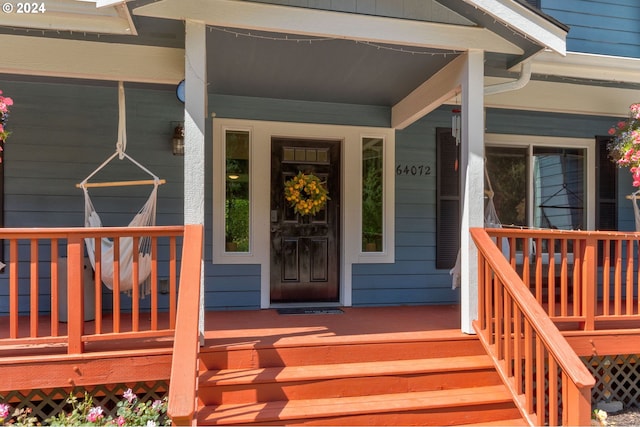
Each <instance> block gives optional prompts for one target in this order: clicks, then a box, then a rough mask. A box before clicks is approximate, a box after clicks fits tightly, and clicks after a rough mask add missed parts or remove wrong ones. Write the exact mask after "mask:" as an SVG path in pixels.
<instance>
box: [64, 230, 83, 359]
mask: <svg viewBox="0 0 640 427" xmlns="http://www.w3.org/2000/svg"><path fill="white" fill-rule="evenodd" d="M82 261H83V246H82V239H81V238H79V237H75V236H71V237H69V239H68V240H67V322H68V323H67V333H68V335H69V344H68V349H67V352H68V353H69V354H79V353H83V352H84V343H83V342H82V335H83V333H84V289H83V286H82Z"/></svg>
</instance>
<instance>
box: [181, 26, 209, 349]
mask: <svg viewBox="0 0 640 427" xmlns="http://www.w3.org/2000/svg"><path fill="white" fill-rule="evenodd" d="M206 39H207V27H206V25H205V24H204V23H203V22H196V21H186V22H185V41H184V45H185V59H184V74H185V104H184V223H185V224H203V225H204V200H205V197H204V183H205V180H204V174H205V167H204V165H205V162H204V159H205V157H204V155H205V150H204V147H205V139H204V137H205V123H206V120H205V119H206V115H207V46H206ZM203 334H204V262H203V263H202V265H201V267H200V336H201V340H202V338H203V337H204V335H203Z"/></svg>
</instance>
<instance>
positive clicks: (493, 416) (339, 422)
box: [199, 402, 520, 426]
mask: <svg viewBox="0 0 640 427" xmlns="http://www.w3.org/2000/svg"><path fill="white" fill-rule="evenodd" d="M519 417H520V414H519V413H518V410H517V409H516V408H515V407H514V406H513V403H510V402H506V403H499V404H492V405H486V404H485V405H482V406H477V405H468V406H458V407H455V408H441V409H433V410H423V411H410V412H387V413H375V414H362V415H348V416H334V417H329V418H316V419H297V420H282V421H275V422H259V423H255V425H318V426H402V425H404V426H409V425H416V426H429V425H438V426H446V425H460V424H471V425H473V424H477V423H483V422H490V421H498V420H508V419H514V418H519ZM205 424H206V420H200V421H199V425H205ZM208 425H211V424H208ZM221 425H224V422H222V423H221ZM243 425H251V424H243Z"/></svg>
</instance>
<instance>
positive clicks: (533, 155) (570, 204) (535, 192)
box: [485, 135, 595, 230]
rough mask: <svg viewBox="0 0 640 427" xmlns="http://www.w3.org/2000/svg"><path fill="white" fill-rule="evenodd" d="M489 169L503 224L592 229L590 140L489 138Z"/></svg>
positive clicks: (591, 145) (592, 201)
mask: <svg viewBox="0 0 640 427" xmlns="http://www.w3.org/2000/svg"><path fill="white" fill-rule="evenodd" d="M486 145H487V146H486V148H485V157H486V169H487V175H488V178H489V179H490V180H491V185H492V188H493V190H494V199H493V201H494V204H495V207H496V212H497V213H498V217H499V219H500V222H501V223H502V224H509V225H520V226H528V227H536V228H555V229H562V230H585V229H593V224H594V215H593V214H592V213H591V212H592V211H593V209H589V205H588V202H591V203H594V198H593V197H592V198H591V199H590V198H589V197H588V195H589V194H593V190H591V191H590V190H589V189H590V188H591V189H593V186H594V179H593V177H592V175H593V174H589V173H588V171H589V170H593V169H594V168H595V163H593V164H591V163H590V162H592V161H593V160H591V159H593V158H594V156H593V155H592V154H590V151H591V150H592V148H593V143H589V142H587V141H585V140H575V139H567V140H565V139H562V138H545V137H514V136H508V135H493V136H488V137H487V142H486Z"/></svg>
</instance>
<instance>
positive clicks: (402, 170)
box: [396, 163, 431, 176]
mask: <svg viewBox="0 0 640 427" xmlns="http://www.w3.org/2000/svg"><path fill="white" fill-rule="evenodd" d="M396 175H406V176H429V175H431V166H429V165H423V164H409V163H398V165H397V166H396Z"/></svg>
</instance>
